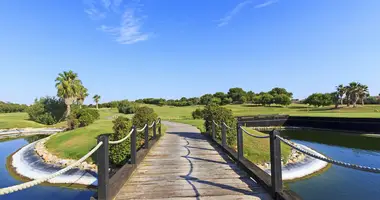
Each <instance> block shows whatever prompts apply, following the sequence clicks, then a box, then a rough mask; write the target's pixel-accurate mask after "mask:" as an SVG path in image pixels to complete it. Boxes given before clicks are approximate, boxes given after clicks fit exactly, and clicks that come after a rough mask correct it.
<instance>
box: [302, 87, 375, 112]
mask: <svg viewBox="0 0 380 200" xmlns="http://www.w3.org/2000/svg"><path fill="white" fill-rule="evenodd" d="M379 96H380V94H379ZM302 103H305V104H309V105H312V106H317V107H319V106H329V105H333V104H334V105H335V107H336V108H338V106H339V104H340V105H344V104H345V105H347V107H349V106H351V105H352V106H353V107H356V106H357V104H358V103H360V104H362V105H364V104H380V98H379V97H378V96H370V95H369V91H368V86H367V85H364V84H361V83H358V82H351V83H349V84H348V85H346V86H344V85H343V84H341V85H338V86H336V91H335V92H331V93H313V94H311V95H310V96H309V97H307V98H306V99H305V100H303V101H302Z"/></svg>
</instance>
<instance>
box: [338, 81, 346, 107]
mask: <svg viewBox="0 0 380 200" xmlns="http://www.w3.org/2000/svg"><path fill="white" fill-rule="evenodd" d="M336 91H337V94H338V95H339V99H340V104H341V105H343V96H344V95H345V94H346V87H344V86H343V85H342V84H340V85H338V86H336Z"/></svg>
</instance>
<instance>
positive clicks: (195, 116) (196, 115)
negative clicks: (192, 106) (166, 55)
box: [191, 108, 203, 119]
mask: <svg viewBox="0 0 380 200" xmlns="http://www.w3.org/2000/svg"><path fill="white" fill-rule="evenodd" d="M191 115H192V116H193V119H203V110H202V109H200V108H197V109H196V110H194V111H193V112H192V113H191Z"/></svg>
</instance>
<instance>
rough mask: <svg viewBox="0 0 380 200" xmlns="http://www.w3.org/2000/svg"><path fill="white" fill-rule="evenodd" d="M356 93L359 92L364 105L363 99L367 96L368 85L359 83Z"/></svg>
mask: <svg viewBox="0 0 380 200" xmlns="http://www.w3.org/2000/svg"><path fill="white" fill-rule="evenodd" d="M358 93H359V99H360V101H361V103H362V105H363V106H364V99H366V98H367V97H369V92H368V86H366V85H362V84H359V88H358Z"/></svg>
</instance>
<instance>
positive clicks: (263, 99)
mask: <svg viewBox="0 0 380 200" xmlns="http://www.w3.org/2000/svg"><path fill="white" fill-rule="evenodd" d="M259 102H260V104H262V105H264V106H266V105H268V106H270V104H272V103H273V96H272V95H271V94H268V93H264V94H262V95H260V100H259Z"/></svg>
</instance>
